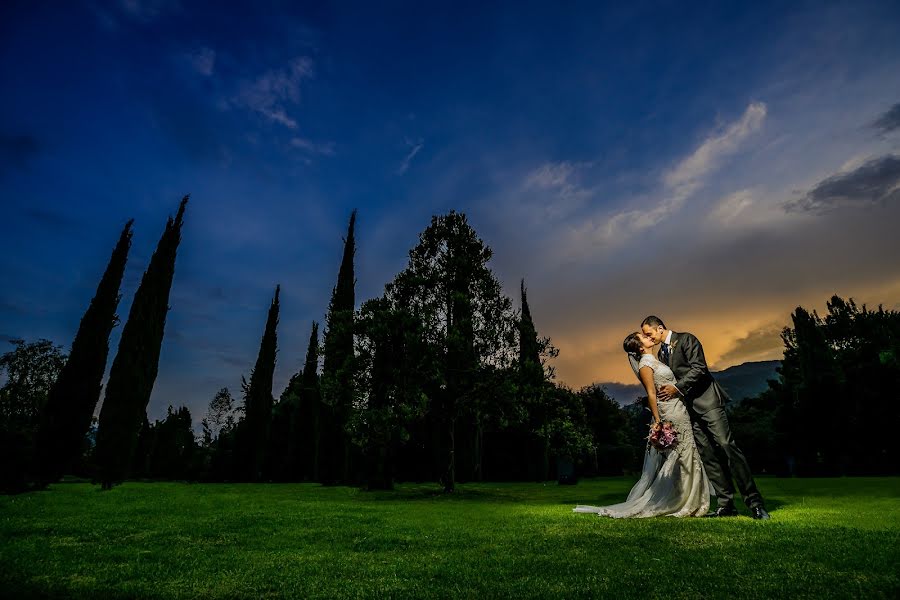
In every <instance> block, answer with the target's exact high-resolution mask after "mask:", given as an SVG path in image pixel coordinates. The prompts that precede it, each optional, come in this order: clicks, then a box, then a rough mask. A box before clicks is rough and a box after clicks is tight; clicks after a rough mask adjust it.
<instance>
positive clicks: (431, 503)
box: [0, 478, 900, 598]
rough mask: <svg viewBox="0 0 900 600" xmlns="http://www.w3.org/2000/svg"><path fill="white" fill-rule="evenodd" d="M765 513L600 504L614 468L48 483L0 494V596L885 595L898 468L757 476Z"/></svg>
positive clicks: (896, 559)
mask: <svg viewBox="0 0 900 600" xmlns="http://www.w3.org/2000/svg"><path fill="white" fill-rule="evenodd" d="M758 483H759V485H760V488H761V490H762V492H763V495H764V496H765V497H766V499H767V504H768V507H769V510H770V512H771V514H772V520H771V521H768V522H759V521H754V520H752V519H750V518H749V516H746V513H745V515H744V516H742V517H738V518H734V519H696V518H695V519H672V518H665V517H663V518H655V519H636V520H612V519H606V518H600V517H597V516H596V515H591V514H578V513H573V512H572V508H573V507H574V506H575V505H576V504H579V503H581V504H610V503H613V502H618V501H620V500H622V499H623V498H624V496H625V494H626V493H627V491H628V489H629V488H630V487H631V485H632V480H630V479H626V478H603V479H593V480H582V481H581V483H579V484H578V485H576V486H557V485H555V484H552V483H547V485H542V484H539V483H515V484H507V483H484V484H466V485H462V486H460V489H459V493H457V494H456V495H453V496H449V497H447V496H443V495H441V494H439V493H438V491H437V488H436V486H433V485H414V484H404V485H400V486H399V487H398V489H397V490H396V491H395V492H365V491H360V490H357V489H354V488H346V487H335V488H325V487H321V486H319V485H315V484H259V485H253V484H234V485H231V484H185V483H126V484H124V485H122V486H119V487H117V488H114V489H113V490H111V491H108V492H100V491H98V490H99V488H98V487H92V486H90V485H89V484H81V483H71V484H70V483H62V484H57V485H54V486H51V489H50V490H48V491H43V492H34V493H29V494H23V495H19V496H11V497H10V496H4V497H0V519H2V523H0V535H2V542H0V569H2V573H0V590H2V591H3V593H4V594H5V595H7V596H11V597H32V596H51V597H56V596H64V597H76V598H94V597H117V598H118V597H129V598H131V597H133V598H139V597H140V598H233V597H247V598H256V597H260V598H262V597H296V598H313V597H322V598H325V597H328V598H331V597H409V598H412V597H436V598H437V597H450V596H453V597H472V598H475V597H478V598H481V597H512V598H526V597H545V598H577V597H592V596H606V597H615V598H627V597H641V598H647V597H651V598H652V597H666V598H678V597H691V598H698V597H705V598H726V597H756V598H771V597H809V598H813V597H815V598H822V597H866V598H869V597H875V598H877V597H884V598H897V597H900V576H898V574H900V479H897V478H846V479H812V480H809V479H807V480H798V479H793V480H791V479H774V478H761V479H759V481H758Z"/></svg>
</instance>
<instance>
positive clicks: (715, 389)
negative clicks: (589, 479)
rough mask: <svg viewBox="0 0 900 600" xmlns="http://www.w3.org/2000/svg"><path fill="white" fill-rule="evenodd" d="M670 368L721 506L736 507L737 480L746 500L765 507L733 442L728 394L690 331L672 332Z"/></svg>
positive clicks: (707, 473)
mask: <svg viewBox="0 0 900 600" xmlns="http://www.w3.org/2000/svg"><path fill="white" fill-rule="evenodd" d="M669 367H670V368H671V369H672V372H673V373H675V379H676V380H677V381H676V383H675V387H677V388H678V390H679V391H680V392H681V394H682V396H683V398H684V403H685V405H686V406H687V409H688V412H689V413H690V416H691V423H693V431H694V439H695V440H696V442H697V446H698V447H699V448H700V456H701V457H702V458H703V465H704V467H706V475H707V476H708V477H709V480H710V481H711V482H712V484H713V487H714V488H715V489H716V496H717V498H718V501H719V506H720V507H722V506H724V507H732V506H734V484H733V483H732V478H734V479H736V480H737V484H738V488H739V489H740V490H741V496H743V497H744V503H745V504H746V505H747V506H749V507H751V508H752V507H754V506H762V504H763V501H762V496H760V494H759V490H758V489H757V488H756V482H755V481H753V474H752V473H751V472H750V466H749V465H748V464H747V459H746V458H744V453H743V452H741V450H740V448H738V447H737V444H735V442H734V437H733V436H732V435H731V428H730V427H729V425H728V416H727V415H726V414H725V400H726V398H728V394H727V393H726V392H725V390H724V389H722V387H721V386H720V385H719V384H718V382H717V381H716V380H715V379H713V376H712V374H711V373H710V372H709V368H708V367H707V366H706V357H705V356H704V355H703V346H701V345H700V340H698V339H697V338H696V337H694V336H693V335H692V334H690V333H675V332H674V331H673V332H672V338H671V340H670V358H669Z"/></svg>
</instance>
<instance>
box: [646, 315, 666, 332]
mask: <svg viewBox="0 0 900 600" xmlns="http://www.w3.org/2000/svg"><path fill="white" fill-rule="evenodd" d="M644 325H649V326H650V327H652V328H654V329H656V328H657V327H660V326H662V328H663V329H667V327H666V324H665V323H663V322H662V319H660V318H659V317H657V316H655V315H650V316H649V317H647V318H646V319H644V320H643V321H641V328H643V327H644Z"/></svg>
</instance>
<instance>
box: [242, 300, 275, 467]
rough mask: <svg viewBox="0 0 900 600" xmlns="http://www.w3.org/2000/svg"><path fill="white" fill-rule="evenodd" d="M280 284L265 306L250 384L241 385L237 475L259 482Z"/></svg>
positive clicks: (267, 427)
mask: <svg viewBox="0 0 900 600" xmlns="http://www.w3.org/2000/svg"><path fill="white" fill-rule="evenodd" d="M280 291H281V286H280V285H277V286H275V297H274V298H273V299H272V304H271V305H270V306H269V316H268V318H267V319H266V329H265V331H264V332H263V336H262V340H261V341H260V344H259V354H258V355H257V357H256V365H255V366H254V367H253V370H252V371H251V372H250V383H249V385H247V386H246V388H245V394H246V395H245V398H244V406H245V411H244V422H243V424H242V431H241V435H240V439H241V440H242V441H243V443H242V444H241V447H240V452H241V457H240V460H241V463H242V464H243V465H244V472H243V473H241V475H242V476H243V477H244V478H245V479H248V480H249V481H260V480H261V479H262V478H263V465H264V464H265V461H266V451H267V450H268V447H269V434H270V432H271V429H270V427H271V422H272V405H273V404H274V398H273V397H272V378H273V376H274V375H275V355H276V353H277V351H278V350H277V339H276V335H277V334H276V330H277V328H278V309H279V302H278V296H279V293H280Z"/></svg>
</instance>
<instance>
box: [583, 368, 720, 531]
mask: <svg viewBox="0 0 900 600" xmlns="http://www.w3.org/2000/svg"><path fill="white" fill-rule="evenodd" d="M640 367H650V368H651V369H652V370H653V382H654V383H655V384H656V386H657V388H658V387H659V386H661V385H665V384H672V385H674V384H675V374H674V373H672V369H670V368H669V367H667V366H666V365H664V364H663V363H661V362H660V361H658V360H656V358H654V357H653V356H651V355H649V354H645V355H643V356H642V357H641V360H640V363H639V367H638V368H640ZM657 406H658V408H659V416H660V418H661V419H663V420H668V421H672V423H673V424H674V425H675V429H677V430H678V443H677V444H676V445H675V447H674V448H672V449H670V450H666V451H663V452H658V451H657V450H656V449H655V448H653V447H652V446H651V447H650V449H649V451H648V452H647V453H646V455H645V456H644V468H643V472H642V473H641V478H640V479H639V480H638V482H637V483H636V484H635V485H634V487H633V488H631V492H629V494H628V497H627V498H626V500H625V502H621V503H619V504H612V505H609V506H587V505H583V504H579V505H578V506H576V507H575V508H573V509H572V510H573V511H574V512H583V513H597V514H598V515H600V516H607V517H616V518H626V517H632V518H634V517H661V516H669V517H697V516H703V515H705V514H706V513H707V511H709V497H710V494H711V493H714V492H712V487H711V485H710V483H709V479H708V478H707V477H706V470H705V469H704V468H703V462H702V461H701V460H700V452H699V450H698V449H697V445H696V444H695V443H694V434H693V432H692V431H691V419H690V416H689V415H688V411H687V408H685V406H684V403H683V402H682V401H681V399H679V398H675V399H673V400H669V401H666V402H657Z"/></svg>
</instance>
